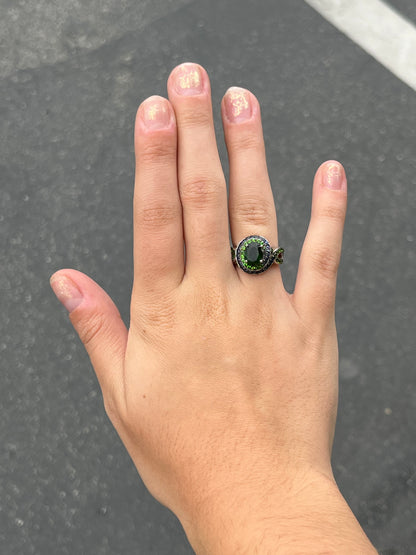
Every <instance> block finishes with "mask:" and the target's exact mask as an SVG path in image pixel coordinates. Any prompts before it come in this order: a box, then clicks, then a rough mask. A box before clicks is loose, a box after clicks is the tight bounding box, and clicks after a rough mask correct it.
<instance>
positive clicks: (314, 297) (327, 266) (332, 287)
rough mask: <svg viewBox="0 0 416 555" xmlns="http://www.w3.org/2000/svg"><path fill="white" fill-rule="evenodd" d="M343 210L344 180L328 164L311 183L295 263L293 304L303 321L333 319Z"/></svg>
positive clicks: (332, 164) (337, 167)
mask: <svg viewBox="0 0 416 555" xmlns="http://www.w3.org/2000/svg"><path fill="white" fill-rule="evenodd" d="M346 209H347V178H346V176H345V171H344V168H343V167H342V165H341V164H340V163H339V162H336V161H334V160H329V161H327V162H324V163H323V164H322V165H321V166H320V167H319V169H318V171H317V172H316V175H315V179H314V185H313V196H312V213H311V220H310V223H309V227H308V231H307V234H306V238H305V241H304V244H303V248H302V253H301V256H300V261H299V270H298V275H297V279H296V286H295V291H294V293H293V301H294V303H295V307H296V310H297V312H298V313H299V314H303V315H304V316H305V317H306V318H307V319H310V318H312V319H314V320H316V319H317V318H320V317H323V318H324V319H327V318H329V317H333V315H334V313H335V292H336V280H337V272H338V266H339V261H340V258H341V246H342V234H343V229H344V221H345V213H346Z"/></svg>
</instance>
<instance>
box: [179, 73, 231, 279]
mask: <svg viewBox="0 0 416 555" xmlns="http://www.w3.org/2000/svg"><path fill="white" fill-rule="evenodd" d="M168 94H169V99H170V101H171V102H172V104H173V107H174V109H175V114H176V119H177V125H178V178H179V192H180V198H181V202H182V210H183V227H184V236H185V246H186V271H187V272H188V271H190V272H191V273H192V271H193V270H195V271H196V272H206V271H208V272H209V274H210V275H213V274H214V275H219V274H221V273H224V272H230V270H232V266H230V246H229V238H228V237H229V234H228V213H227V189H226V183H225V179H224V174H223V171H222V167H221V162H220V158H219V155H218V149H217V143H216V138H215V130H214V123H213V119H212V106H211V89H210V83H209V79H208V75H207V73H206V71H205V70H204V69H203V68H202V67H201V66H199V65H197V64H190V63H186V64H182V65H180V66H178V67H176V68H175V69H174V70H173V71H172V73H171V74H170V76H169V79H168Z"/></svg>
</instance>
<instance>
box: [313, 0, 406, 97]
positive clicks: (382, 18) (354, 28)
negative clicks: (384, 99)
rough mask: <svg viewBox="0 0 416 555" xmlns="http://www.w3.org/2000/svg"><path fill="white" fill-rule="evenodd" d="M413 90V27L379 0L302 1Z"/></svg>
mask: <svg viewBox="0 0 416 555" xmlns="http://www.w3.org/2000/svg"><path fill="white" fill-rule="evenodd" d="M305 2H306V3H307V4H309V5H310V6H311V7H312V8H314V9H315V10H316V11H318V12H319V13H320V14H321V15H322V16H323V17H324V18H325V19H327V20H328V21H329V22H330V23H332V24H333V25H334V26H335V27H337V28H338V29H339V30H340V31H342V32H343V33H344V34H345V35H347V37H349V38H350V39H352V40H353V41H354V42H356V43H357V44H358V45H359V46H361V48H363V50H365V51H366V52H368V54H370V55H371V56H373V57H374V58H375V59H376V60H378V61H379V62H380V63H381V64H383V65H384V66H385V67H386V68H388V69H389V70H390V71H391V72H392V73H394V75H396V76H397V77H398V78H399V79H401V80H402V81H404V82H405V83H407V84H408V85H409V86H410V87H412V88H413V89H415V90H416V26H415V25H413V24H412V23H411V22H410V21H409V20H408V19H405V18H404V17H403V16H402V15H400V14H399V13H398V12H397V11H395V10H393V9H392V8H390V7H389V6H388V5H387V4H386V3H385V2H382V1H381V0H305Z"/></svg>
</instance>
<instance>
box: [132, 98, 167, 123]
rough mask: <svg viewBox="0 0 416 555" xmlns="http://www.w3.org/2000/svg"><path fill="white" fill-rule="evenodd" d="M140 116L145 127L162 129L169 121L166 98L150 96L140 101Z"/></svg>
mask: <svg viewBox="0 0 416 555" xmlns="http://www.w3.org/2000/svg"><path fill="white" fill-rule="evenodd" d="M140 117H141V120H142V122H143V124H144V126H145V127H146V129H164V128H166V127H168V126H169V124H170V122H171V109H170V106H169V104H168V102H167V100H166V99H164V98H162V97H158V96H151V97H150V98H147V99H146V100H145V101H144V102H143V103H142V105H141V107H140Z"/></svg>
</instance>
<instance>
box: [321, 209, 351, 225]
mask: <svg viewBox="0 0 416 555" xmlns="http://www.w3.org/2000/svg"><path fill="white" fill-rule="evenodd" d="M319 216H320V217H321V218H323V219H325V220H329V221H331V222H335V223H337V224H340V223H341V224H342V223H343V221H344V218H345V207H343V206H338V205H336V204H328V205H326V206H324V207H323V208H321V210H320V213H319Z"/></svg>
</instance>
